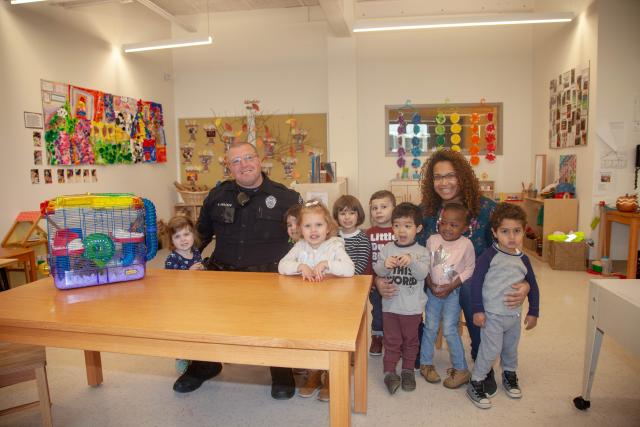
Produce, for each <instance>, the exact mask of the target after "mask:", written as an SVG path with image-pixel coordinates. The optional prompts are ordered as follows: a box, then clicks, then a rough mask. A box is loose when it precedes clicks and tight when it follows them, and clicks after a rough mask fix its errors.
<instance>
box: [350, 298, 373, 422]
mask: <svg viewBox="0 0 640 427" xmlns="http://www.w3.org/2000/svg"><path fill="white" fill-rule="evenodd" d="M368 313H369V310H367V305H366V304H365V306H364V310H363V313H362V320H361V321H360V329H359V330H358V338H357V340H356V354H355V356H354V359H355V363H354V366H353V382H354V393H353V410H354V412H358V413H360V414H366V413H367V377H368V375H367V363H368V358H367V330H368V329H367V325H368V322H367V318H368V316H367V315H368Z"/></svg>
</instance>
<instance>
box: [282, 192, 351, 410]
mask: <svg viewBox="0 0 640 427" xmlns="http://www.w3.org/2000/svg"><path fill="white" fill-rule="evenodd" d="M298 228H299V230H300V234H301V235H302V238H301V239H300V240H298V242H297V243H296V244H295V246H294V247H293V248H291V250H290V251H289V253H288V254H287V255H285V257H284V258H282V259H281V260H280V263H279V264H278V272H279V273H280V274H285V275H294V274H300V275H302V279H303V280H309V281H311V282H319V281H321V280H322V279H324V277H325V276H326V275H327V274H331V275H334V276H342V277H351V276H353V273H354V269H355V268H354V265H353V261H351V258H349V255H347V252H346V251H345V249H344V241H343V240H342V238H340V237H336V234H337V233H338V225H337V224H336V223H335V221H334V220H333V218H331V214H330V213H329V210H328V209H327V208H326V207H325V206H324V205H323V204H322V202H320V201H318V200H310V201H308V202H307V203H305V204H304V206H302V209H301V210H300V213H299V214H298ZM323 376H324V382H323V380H322V377H323ZM317 390H320V392H319V393H318V400H321V401H324V402H326V401H328V400H329V376H328V375H326V372H324V371H318V370H310V371H309V375H308V376H307V381H306V383H305V385H304V386H303V387H301V388H300V391H299V392H298V394H299V395H300V396H301V397H311V396H313V395H314V394H315V393H316V391H317Z"/></svg>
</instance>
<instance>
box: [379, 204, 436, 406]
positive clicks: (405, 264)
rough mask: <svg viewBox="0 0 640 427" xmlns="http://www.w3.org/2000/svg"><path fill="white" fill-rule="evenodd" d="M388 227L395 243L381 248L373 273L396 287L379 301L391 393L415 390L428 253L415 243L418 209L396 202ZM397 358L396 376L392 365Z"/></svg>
mask: <svg viewBox="0 0 640 427" xmlns="http://www.w3.org/2000/svg"><path fill="white" fill-rule="evenodd" d="M391 224H392V228H393V234H394V236H395V238H396V240H395V241H394V242H390V243H388V244H387V245H385V246H384V247H383V248H382V250H381V251H380V254H379V257H378V260H377V261H376V263H375V265H374V270H375V272H376V274H377V275H378V276H380V277H386V278H387V279H389V280H391V281H392V282H393V283H395V284H396V285H397V286H398V293H397V294H396V295H395V296H393V297H392V298H383V299H382V325H383V329H384V348H385V352H384V358H383V361H382V362H383V366H384V375H385V376H384V383H385V385H386V386H387V390H388V391H389V393H391V394H393V393H395V392H396V390H398V387H400V386H401V385H402V389H403V390H405V391H413V390H415V388H416V379H415V374H414V371H413V368H414V366H415V361H416V357H417V355H418V350H419V341H418V325H419V324H420V322H421V320H422V312H423V309H424V306H425V303H426V301H427V296H426V294H425V293H424V288H423V283H424V279H425V278H426V277H427V274H428V273H429V252H427V249H426V248H425V247H424V246H420V245H419V244H418V243H417V242H416V234H417V233H419V232H420V231H421V230H422V214H421V213H420V208H419V207H418V206H416V205H414V204H412V203H400V204H399V205H398V206H396V207H395V208H394V209H393V213H392V214H391ZM401 357H402V372H401V376H398V374H397V373H396V365H397V364H398V361H399V360H400V358H401Z"/></svg>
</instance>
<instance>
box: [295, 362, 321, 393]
mask: <svg viewBox="0 0 640 427" xmlns="http://www.w3.org/2000/svg"><path fill="white" fill-rule="evenodd" d="M321 386H322V371H318V370H315V369H312V370H309V376H308V377H307V382H306V383H305V384H304V385H303V386H302V387H300V390H299V391H298V396H300V397H311V396H313V395H314V394H315V393H316V391H317V390H318V389H319V388H320V387H321Z"/></svg>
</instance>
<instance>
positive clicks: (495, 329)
mask: <svg viewBox="0 0 640 427" xmlns="http://www.w3.org/2000/svg"><path fill="white" fill-rule="evenodd" d="M485 316H486V318H487V320H486V322H485V325H484V328H480V349H479V350H478V357H476V363H475V364H474V365H473V374H472V375H471V379H472V380H473V381H482V380H484V379H485V377H486V376H487V374H488V373H489V371H490V370H491V367H492V366H493V363H494V362H495V361H496V359H497V358H498V356H500V365H501V366H502V370H503V371H514V372H515V371H516V369H517V368H518V342H519V341H520V324H521V320H522V319H521V316H520V315H516V316H502V315H500V314H493V313H485Z"/></svg>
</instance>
